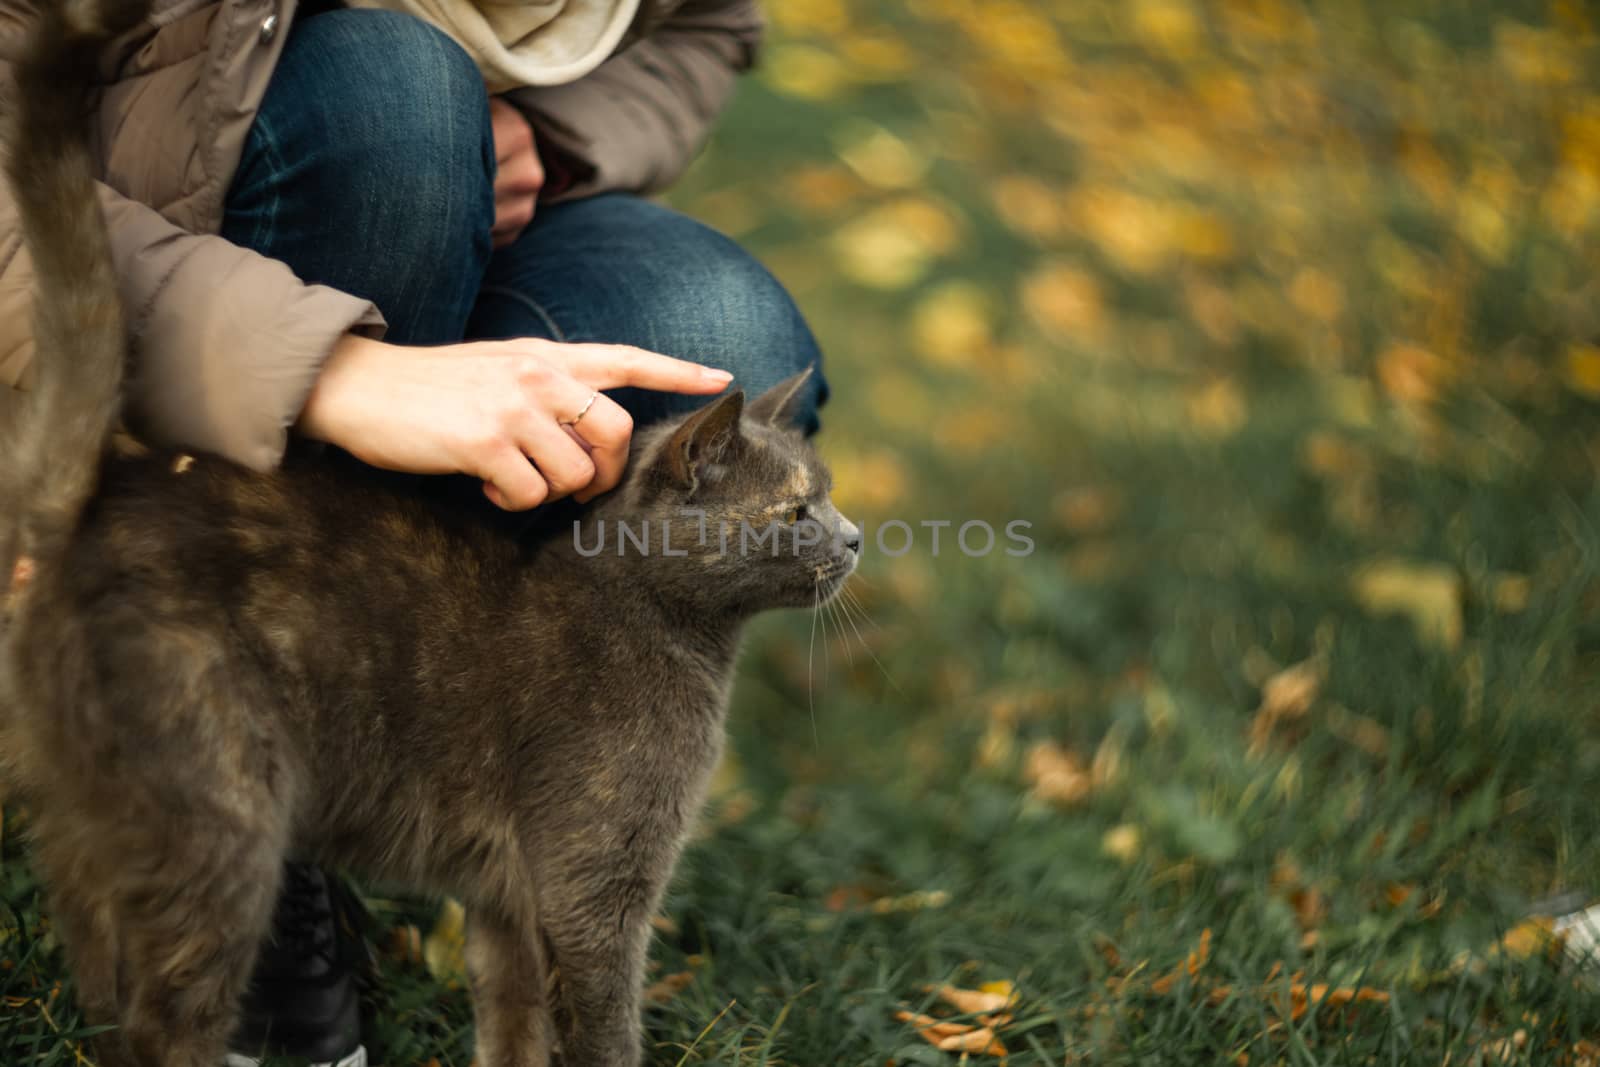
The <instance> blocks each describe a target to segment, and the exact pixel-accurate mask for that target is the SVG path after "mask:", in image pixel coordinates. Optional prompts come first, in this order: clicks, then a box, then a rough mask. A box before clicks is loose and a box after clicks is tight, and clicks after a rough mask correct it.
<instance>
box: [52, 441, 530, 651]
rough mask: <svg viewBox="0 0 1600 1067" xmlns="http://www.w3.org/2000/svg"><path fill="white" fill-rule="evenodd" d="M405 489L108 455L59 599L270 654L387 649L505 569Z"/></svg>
mask: <svg viewBox="0 0 1600 1067" xmlns="http://www.w3.org/2000/svg"><path fill="white" fill-rule="evenodd" d="M406 484H407V483H405V482H402V481H391V480H387V479H385V478H382V477H380V476H373V477H366V476H364V475H363V473H362V472H361V471H360V470H357V469H356V467H355V465H354V464H350V465H349V467H348V469H345V468H341V467H340V466H339V465H336V464H329V463H322V462H307V463H300V464H296V465H293V466H289V467H285V468H284V469H280V470H276V471H270V472H258V471H251V470H248V469H245V468H242V467H239V466H237V465H235V464H233V463H229V462H227V461H225V460H222V459H218V458H216V457H210V456H204V455H196V456H192V455H188V454H184V453H172V452H151V453H148V454H144V455H140V456H137V457H122V456H119V457H114V458H111V459H109V460H108V461H107V463H106V465H105V467H104V468H103V471H102V475H101V482H100V488H99V491H98V492H97V493H96V495H95V497H94V499H93V500H92V501H91V503H90V505H89V507H88V509H87V510H86V511H85V513H84V515H83V519H82V522H81V524H80V527H79V530H78V535H77V536H76V537H75V538H74V541H73V543H72V546H71V549H70V551H69V552H68V554H67V556H66V557H65V558H64V559H63V561H62V566H61V573H60V575H59V576H57V577H58V581H59V583H60V591H61V593H62V595H63V597H64V599H66V600H67V601H69V602H70V607H71V609H72V610H76V611H78V612H81V613H86V614H91V615H92V614H94V613H96V612H100V611H107V610H113V611H130V612H135V613H145V614H146V615H147V616H148V617H150V618H151V619H152V621H154V620H157V619H160V618H163V617H172V618H181V619H183V620H185V621H187V622H191V623H195V624H206V623H209V624H210V625H214V626H216V627H219V628H223V627H225V628H227V630H228V631H230V632H231V633H233V634H235V635H239V636H241V637H244V638H250V637H255V638H265V639H269V640H270V641H271V642H274V643H275V644H276V645H278V646H280V650H281V649H283V648H287V647H289V646H291V645H293V646H295V647H298V648H300V649H301V650H302V651H304V652H306V653H308V654H309V652H310V650H311V649H313V647H314V646H315V645H316V643H317V642H319V641H320V642H321V643H322V645H323V647H324V648H326V649H328V650H329V651H330V652H331V651H334V650H339V651H352V649H351V647H350V646H351V643H352V642H356V641H359V640H362V639H363V638H364V637H368V638H372V639H374V640H375V641H383V642H387V643H388V644H391V645H395V644H398V643H400V642H401V641H402V639H403V638H404V636H405V634H404V633H403V632H402V631H403V630H404V628H405V626H406V625H407V620H409V619H417V618H426V617H428V616H430V614H431V615H432V616H435V617H438V616H441V615H453V614H457V613H459V612H460V611H461V610H462V605H464V604H467V603H472V604H476V605H478V606H479V610H481V608H482V605H484V604H485V602H486V601H487V602H489V603H491V604H492V601H493V599H494V597H493V591H494V590H495V589H503V588H504V587H505V585H506V583H507V580H508V577H509V576H510V575H511V574H512V573H513V572H514V570H515V568H516V562H517V561H516V547H515V545H514V544H512V543H509V542H508V541H507V540H506V539H505V538H503V537H497V536H496V535H495V534H494V533H493V532H491V531H487V530H483V529H479V528H475V527H474V525H473V524H472V523H471V522H468V521H453V520H452V519H451V517H450V516H448V515H441V514H440V512H439V510H438V509H437V508H436V507H433V506H430V504H429V502H428V501H427V500H425V499H422V498H421V497H420V495H419V494H417V493H414V492H410V491H408V490H407V489H406V488H405V486H406ZM340 645H343V646H344V647H343V648H342V649H341V648H339V647H338V646H340ZM371 654H372V653H371V652H370V651H368V652H366V653H363V655H371Z"/></svg>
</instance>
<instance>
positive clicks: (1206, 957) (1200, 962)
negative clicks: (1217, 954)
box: [1150, 926, 1211, 996]
mask: <svg viewBox="0 0 1600 1067" xmlns="http://www.w3.org/2000/svg"><path fill="white" fill-rule="evenodd" d="M1210 959H1211V927H1209V926H1208V927H1206V928H1205V929H1204V930H1201V931H1200V941H1199V943H1198V944H1196V945H1195V947H1194V949H1193V951H1191V952H1190V953H1189V955H1187V956H1185V957H1184V960H1183V962H1182V963H1180V964H1179V965H1178V966H1176V967H1174V968H1173V969H1172V970H1171V971H1169V972H1167V973H1166V974H1164V975H1162V976H1161V977H1160V978H1157V979H1156V980H1155V981H1153V982H1151V983H1150V992H1152V993H1154V994H1156V995H1157V996H1166V995H1167V994H1168V993H1170V992H1172V987H1173V986H1175V985H1177V984H1178V979H1179V978H1181V977H1182V976H1183V975H1185V974H1187V975H1188V976H1189V978H1190V979H1191V980H1192V979H1194V978H1196V977H1198V976H1199V974H1200V970H1201V968H1203V967H1204V966H1205V965H1206V964H1207V963H1208V962H1209V961H1210Z"/></svg>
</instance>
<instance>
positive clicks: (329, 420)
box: [295, 333, 392, 444]
mask: <svg viewBox="0 0 1600 1067" xmlns="http://www.w3.org/2000/svg"><path fill="white" fill-rule="evenodd" d="M389 347H392V346H390V345H386V344H384V343H383V342H382V341H377V340H374V339H373V338H371V337H367V336H364V335H362V334H359V333H347V334H345V335H343V336H342V337H340V338H339V340H338V341H337V342H335V344H334V346H333V351H332V353H330V354H329V356H328V359H327V361H326V362H324V363H323V364H322V370H321V371H320V372H318V374H317V380H316V381H315V382H314V383H312V386H311V392H310V393H309V394H308V395H307V396H306V402H305V405H304V406H303V407H302V408H301V409H300V418H299V419H298V420H297V421H296V423H295V430H296V432H297V433H299V434H300V436H302V437H305V438H307V439H309V440H312V441H323V442H326V443H329V444H338V443H339V442H340V440H341V439H342V437H343V430H344V428H345V427H346V426H347V425H348V424H349V422H350V419H351V416H352V413H353V411H354V409H355V407H356V406H357V405H358V404H359V403H360V400H361V397H362V396H363V395H364V393H365V389H364V387H363V385H362V382H363V381H364V380H365V379H366V368H367V367H368V366H369V365H370V364H371V361H372V358H373V357H374V356H375V355H378V354H379V353H381V352H382V350H384V349H386V348H389Z"/></svg>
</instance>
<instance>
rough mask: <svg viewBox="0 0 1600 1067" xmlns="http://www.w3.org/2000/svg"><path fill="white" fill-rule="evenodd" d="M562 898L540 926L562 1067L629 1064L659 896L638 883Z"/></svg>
mask: <svg viewBox="0 0 1600 1067" xmlns="http://www.w3.org/2000/svg"><path fill="white" fill-rule="evenodd" d="M591 889H592V894H591V895H589V896H587V897H586V898H584V899H581V900H579V899H575V898H574V897H573V896H571V895H565V894H564V896H565V897H566V900H565V906H557V907H554V908H550V907H547V908H546V910H545V912H544V913H543V914H541V916H540V925H541V926H542V928H543V930H544V934H545V938H546V941H547V943H548V946H549V951H550V956H551V959H550V963H551V965H552V968H553V971H554V973H555V975H556V984H555V993H554V1003H553V1004H552V1008H553V1010H554V1012H555V1017H556V1021H557V1030H558V1033H559V1038H558V1042H559V1045H558V1048H557V1056H556V1059H555V1062H556V1063H559V1064H561V1065H562V1067H634V1065H635V1064H637V1063H638V1062H639V1059H640V1044H641V1036H640V1019H639V1011H640V1006H641V1005H640V1000H641V989H642V987H643V985H644V973H645V959H646V955H647V953H648V950H649V944H650V914H651V910H652V909H653V908H654V906H655V902H656V898H657V897H658V896H659V892H658V890H657V888H656V887H655V886H645V885H642V884H641V883H639V882H637V881H622V880H617V881H607V882H605V883H602V884H600V885H597V886H592V887H591Z"/></svg>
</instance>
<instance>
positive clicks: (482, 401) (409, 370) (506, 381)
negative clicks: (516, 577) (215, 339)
mask: <svg viewBox="0 0 1600 1067" xmlns="http://www.w3.org/2000/svg"><path fill="white" fill-rule="evenodd" d="M732 380H733V376H732V375H730V374H729V373H728V372H726V371H721V370H714V369H712V368H710V367H703V366H701V365H700V364H698V363H689V362H686V361H684V360H681V359H673V358H672V357H670V356H662V355H658V354H656V353H654V352H646V351H645V350H643V349H640V348H630V347H628V346H626V345H592V344H564V343H561V342H558V341H546V340H542V339H539V338H526V339H521V340H512V341H476V342H469V343H466V344H459V345H443V346H439V347H431V348H421V347H407V346H402V345H390V344H385V343H383V342H382V341H374V340H372V339H371V338H367V337H362V336H359V335H357V334H347V335H346V336H345V337H344V338H343V339H342V340H341V341H340V342H339V344H338V346H337V347H336V348H335V349H334V352H333V355H332V356H331V357H329V359H328V362H327V363H326V364H324V365H323V369H322V373H321V375H320V376H319V377H318V378H317V381H316V384H315V385H314V386H313V387H312V390H311V395H310V397H309V398H308V399H307V400H306V405H305V408H304V409H303V410H302V412H301V415H300V422H299V430H300V432H301V433H302V434H303V435H304V436H306V437H309V438H312V439H313V440H318V441H326V442H328V443H329V444H334V445H338V446H339V447H340V448H342V449H344V450H345V451H347V452H349V453H350V454H352V455H354V456H355V457H356V458H357V459H360V460H362V461H363V462H365V463H369V464H371V465H372V466H374V467H382V468H384V469H386V470H396V471H409V472H411V473H414V474H452V473H458V472H459V473H463V474H470V475H473V476H474V477H478V478H481V479H483V481H484V493H485V494H486V495H487V496H488V497H489V499H490V500H492V501H494V503H495V504H497V505H498V506H500V507H502V508H505V509H506V510H507V511H523V510H526V509H528V508H531V507H535V506H537V505H539V504H542V503H545V502H546V501H551V500H557V499H560V498H561V497H564V496H569V495H574V496H576V497H577V499H578V500H580V501H582V500H589V499H591V498H593V497H596V496H599V495H600V494H601V493H604V492H607V491H609V490H611V489H613V488H615V486H616V484H617V482H618V481H619V480H620V479H621V478H622V469H623V466H624V464H626V463H627V459H628V443H629V439H630V438H631V436H632V434H633V419H632V418H631V417H630V416H629V415H628V413H627V412H626V411H624V410H623V409H622V408H621V407H619V406H618V405H617V403H616V402H615V401H613V400H612V399H611V398H610V397H607V396H605V395H603V394H602V395H598V396H596V394H597V393H599V391H600V390H602V389H613V388H617V387H619V386H629V385H631V386H637V387H639V388H643V389H658V390H663V391H666V392H672V393H687V394H691V395H704V394H710V393H719V392H721V391H722V390H723V389H724V388H725V387H726V386H727V385H728V383H729V382H730V381H732ZM591 398H593V399H594V403H593V404H592V405H589V402H590V399H591ZM586 405H589V406H588V410H587V412H586V413H585V414H584V415H583V418H582V420H581V421H580V422H579V423H578V424H577V425H576V426H574V425H572V424H571V423H572V420H573V418H574V417H576V416H577V415H578V413H579V412H582V411H584V409H585V406H586ZM530 461H531V462H530Z"/></svg>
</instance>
